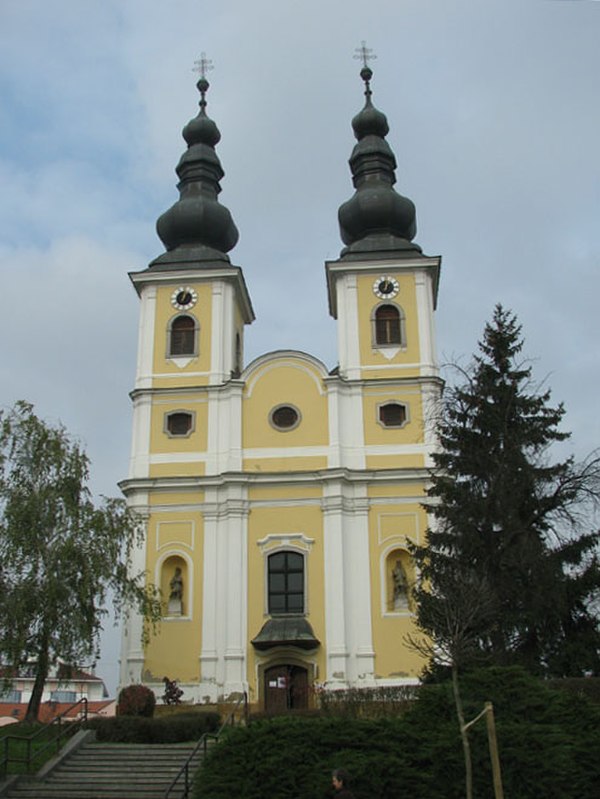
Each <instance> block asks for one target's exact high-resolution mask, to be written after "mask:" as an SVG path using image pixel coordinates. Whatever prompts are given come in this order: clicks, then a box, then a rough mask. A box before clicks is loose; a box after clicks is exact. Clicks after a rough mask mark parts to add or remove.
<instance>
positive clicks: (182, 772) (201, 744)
mask: <svg viewBox="0 0 600 799" xmlns="http://www.w3.org/2000/svg"><path fill="white" fill-rule="evenodd" d="M242 702H243V703H244V722H245V723H248V694H247V693H246V691H244V693H243V694H242V695H241V696H240V698H239V699H238V700H237V702H236V703H235V705H234V706H233V708H232V709H231V710H230V711H229V713H228V714H227V716H226V717H225V720H224V721H223V723H222V724H221V726H220V727H219V729H218V730H217V732H205V733H203V734H202V736H201V737H200V740H199V741H198V743H197V744H196V746H195V747H194V748H193V750H192V751H191V753H190V754H189V755H188V757H187V759H186V761H185V763H184V764H183V766H182V767H181V768H180V769H179V773H178V774H176V775H175V777H174V778H173V780H172V782H171V784H170V785H169V787H168V788H167V789H166V791H165V794H164V799H169V797H170V796H171V791H172V790H173V789H174V788H175V786H176V785H177V783H178V782H179V780H180V779H181V778H182V777H183V779H184V784H183V794H182V795H181V799H188V797H189V795H190V788H191V783H190V764H191V762H192V760H193V759H194V757H195V756H196V755H197V754H198V752H199V751H200V749H202V755H203V757H206V752H207V750H208V742H209V741H218V740H219V737H220V736H221V735H222V733H223V731H224V730H225V729H226V727H233V726H235V714H236V711H237V710H238V708H239V706H240V705H241V704H242Z"/></svg>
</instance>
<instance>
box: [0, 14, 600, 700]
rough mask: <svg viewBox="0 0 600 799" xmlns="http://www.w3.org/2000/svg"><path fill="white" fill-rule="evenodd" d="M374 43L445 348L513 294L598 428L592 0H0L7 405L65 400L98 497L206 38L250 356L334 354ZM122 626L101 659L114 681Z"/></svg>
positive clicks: (581, 439)
mask: <svg viewBox="0 0 600 799" xmlns="http://www.w3.org/2000/svg"><path fill="white" fill-rule="evenodd" d="M362 40H366V42H367V46H369V47H371V48H373V50H374V52H375V53H376V55H377V59H376V60H375V61H373V62H372V63H371V66H372V68H373V70H374V78H373V81H372V88H373V93H374V94H373V100H374V103H375V105H376V106H377V107H378V108H379V109H381V110H382V111H384V113H385V114H386V115H387V117H388V122H389V124H390V129H391V130H390V134H389V136H388V141H389V143H390V144H391V146H392V148H393V150H394V152H395V154H396V158H397V160H398V166H399V168H398V172H397V178H398V183H397V188H398V189H399V190H400V191H401V192H402V193H403V194H405V195H407V196H408V197H410V198H411V199H412V200H413V201H414V202H415V204H416V206H417V224H418V234H417V237H416V241H417V242H418V243H419V244H420V245H421V246H422V248H423V251H424V252H425V253H426V254H427V255H442V280H441V286H440V295H439V306H438V312H437V336H438V348H439V356H440V360H441V361H442V362H445V361H452V360H456V359H458V358H460V357H461V356H463V357H468V355H469V354H470V353H472V352H473V351H474V349H475V347H476V343H477V340H478V338H479V337H480V335H481V331H482V328H483V325H484V322H485V320H486V319H489V318H490V316H491V313H492V309H493V306H494V304H495V303H496V302H502V303H503V304H504V305H505V306H507V307H509V308H511V309H512V310H514V311H515V312H516V313H517V315H518V317H519V319H520V321H521V323H522V325H523V331H524V335H525V339H526V354H527V355H528V356H529V357H531V358H532V359H533V360H534V366H535V374H536V376H537V377H538V378H539V379H542V378H547V384H548V385H549V386H550V387H551V388H552V390H553V398H554V399H555V400H556V401H558V400H561V401H564V402H565V404H566V406H567V417H566V423H565V428H566V429H570V430H572V431H573V438H572V441H571V444H572V448H573V450H574V452H575V453H576V454H577V455H578V456H583V455H584V454H585V453H587V452H588V451H589V450H591V449H593V448H595V447H597V446H598V445H599V444H600V422H599V413H598V384H599V374H598V366H599V360H600V357H599V350H598V343H597V342H598V334H599V322H598V310H597V305H598V295H599V293H600V269H599V266H600V159H599V147H600V102H599V99H600V97H599V88H600V87H599V81H600V3H598V2H594V0H369V2H367V3H365V2H358V0H318V1H317V0H252V2H248V0H213V2H210V3H209V2H204V0H169V2H158V0H53V1H52V2H47V0H0V186H1V193H0V280H1V287H0V326H1V341H2V358H1V359H0V386H1V391H0V405H2V406H5V407H6V406H9V405H11V404H12V403H13V402H14V401H15V400H17V399H21V398H24V399H27V400H29V401H31V402H33V403H34V404H35V406H36V409H37V412H38V413H39V414H40V415H41V416H43V417H45V418H47V419H48V420H51V421H56V420H59V419H60V420H61V421H62V422H63V423H64V424H65V425H66V426H67V428H68V429H69V430H70V432H71V433H73V434H74V435H76V436H78V437H79V438H80V439H81V440H82V441H83V442H84V444H85V446H86V448H87V451H88V454H89V455H90V457H91V459H92V462H93V488H94V490H95V491H97V492H99V493H104V494H108V495H115V494H116V493H117V492H118V489H117V486H116V483H117V481H118V480H120V479H122V478H124V477H125V476H126V475H127V468H128V456H129V444H130V425H131V409H130V401H129V397H128V392H129V390H130V389H131V388H132V385H133V378H134V370H135V356H136V352H135V349H136V344H137V321H138V299H137V296H136V294H135V291H134V290H133V288H132V287H131V285H130V283H129V279H128V277H127V272H128V271H136V270H141V269H144V268H145V267H146V266H147V264H148V262H149V261H150V260H152V259H153V258H154V257H156V256H157V255H159V254H160V253H161V252H163V247H162V244H161V243H160V241H159V239H158V237H157V236H156V233H155V222H156V219H157V217H158V216H159V215H160V214H161V213H162V212H163V211H164V210H166V208H168V207H169V206H170V205H171V204H172V203H173V202H174V200H175V199H176V197H177V192H176V189H175V184H176V176H175V173H174V167H175V164H176V163H177V160H178V159H179V156H180V155H181V153H182V152H183V150H184V147H185V144H184V142H183V139H182V138H181V135H180V131H181V128H182V127H183V125H184V124H185V123H186V122H187V121H188V119H190V118H191V117H192V116H194V115H195V114H196V112H197V102H198V94H197V91H196V89H195V81H196V79H197V75H194V73H193V72H192V67H193V64H194V61H195V60H196V59H198V58H199V57H200V53H201V52H202V51H206V54H207V56H208V57H209V58H211V59H212V61H213V63H214V70H213V71H211V72H210V73H209V74H208V78H209V80H210V82H211V88H210V91H209V94H208V101H209V105H208V113H209V115H210V116H211V117H212V118H213V119H214V120H215V121H216V122H217V124H218V126H219V128H220V130H221V134H222V141H221V143H220V144H219V146H218V153H219V156H220V158H221V162H222V164H223V167H224V169H225V173H226V174H225V178H224V179H223V181H222V184H221V185H222V189H223V191H222V194H221V196H220V198H221V201H222V202H223V204H224V205H226V206H227V207H228V208H229V209H230V211H231V213H232V215H233V218H234V220H235V222H236V224H237V227H238V229H239V231H240V241H239V243H238V245H237V247H236V248H235V249H234V250H233V251H232V253H230V255H231V260H232V262H233V263H235V264H238V265H240V266H241V267H242V268H243V269H244V273H245V277H246V281H247V283H248V287H249V290H250V294H251V297H252V300H253V304H254V309H255V312H256V316H257V319H256V322H254V324H253V325H252V326H251V327H250V328H248V329H247V334H246V353H245V354H246V362H248V361H249V360H251V359H253V358H254V357H256V356H257V355H259V354H261V353H263V352H266V351H268V350H271V349H279V348H291V349H299V350H304V351H307V352H310V353H312V354H314V355H316V356H317V357H318V358H320V359H322V360H323V361H324V362H325V364H326V365H327V366H328V367H329V368H331V367H333V366H334V365H335V363H336V347H335V344H336V338H335V323H334V322H333V320H331V319H330V318H329V317H328V311H327V296H326V286H325V279H324V269H323V262H324V260H325V259H334V258H337V257H338V255H339V251H340V249H341V246H342V244H341V241H340V238H339V232H338V227H337V209H338V206H339V205H340V204H341V203H342V202H343V201H345V200H347V199H348V198H349V197H350V196H351V195H352V192H353V189H352V185H351V180H350V173H349V169H348V164H347V160H348V157H349V155H350V152H351V149H352V146H353V142H354V139H353V135H352V130H351V127H350V120H351V118H352V116H353V115H354V114H355V113H356V112H357V111H359V110H360V108H361V107H362V104H363V95H362V91H363V89H362V82H361V81H360V78H359V76H358V73H359V69H360V62H359V61H357V60H354V59H353V56H354V52H355V48H357V47H359V46H360V43H361V41H362ZM114 641H115V636H114V634H110V635H108V636H107V643H106V645H105V647H104V657H103V661H102V662H101V664H100V666H99V673H100V675H101V676H103V677H105V678H106V680H107V682H108V684H109V686H110V687H111V688H113V689H114V684H115V680H116V677H115V675H116V659H117V652H116V647H115V643H114Z"/></svg>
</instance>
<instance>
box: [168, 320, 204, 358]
mask: <svg viewBox="0 0 600 799" xmlns="http://www.w3.org/2000/svg"><path fill="white" fill-rule="evenodd" d="M196 331H197V326H196V320H195V319H194V317H193V316H187V315H183V316H176V317H175V319H173V321H172V322H171V327H170V331H169V356H170V357H171V358H177V357H181V356H190V355H196V338H197V336H196Z"/></svg>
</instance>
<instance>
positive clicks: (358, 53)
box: [354, 39, 377, 99]
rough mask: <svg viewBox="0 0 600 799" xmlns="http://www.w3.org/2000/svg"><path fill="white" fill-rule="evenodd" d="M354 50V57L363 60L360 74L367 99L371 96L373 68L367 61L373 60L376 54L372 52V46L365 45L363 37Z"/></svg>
mask: <svg viewBox="0 0 600 799" xmlns="http://www.w3.org/2000/svg"><path fill="white" fill-rule="evenodd" d="M354 52H355V55H354V58H359V59H360V60H361V61H362V62H363V68H362V69H361V71H360V76H361V78H362V79H363V80H364V82H365V95H366V97H367V99H368V98H369V97H370V96H371V85H370V80H371V78H372V77H373V70H372V69H371V67H370V66H369V61H373V59H375V58H377V56H376V55H375V53H374V52H373V48H372V47H367V43H366V41H365V40H364V39H363V41H362V42H361V43H360V47H356V48H355V51H354Z"/></svg>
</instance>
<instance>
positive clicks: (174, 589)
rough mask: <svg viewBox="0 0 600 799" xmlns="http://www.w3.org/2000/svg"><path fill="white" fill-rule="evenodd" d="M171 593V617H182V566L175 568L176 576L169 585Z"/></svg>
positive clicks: (169, 609) (169, 611)
mask: <svg viewBox="0 0 600 799" xmlns="http://www.w3.org/2000/svg"><path fill="white" fill-rule="evenodd" d="M169 588H170V589H171V593H170V594H169V607H168V613H169V616H181V614H182V613H183V577H182V576H181V566H176V567H175V574H174V575H173V577H172V578H171V582H170V583H169Z"/></svg>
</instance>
